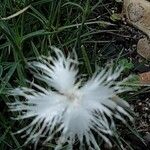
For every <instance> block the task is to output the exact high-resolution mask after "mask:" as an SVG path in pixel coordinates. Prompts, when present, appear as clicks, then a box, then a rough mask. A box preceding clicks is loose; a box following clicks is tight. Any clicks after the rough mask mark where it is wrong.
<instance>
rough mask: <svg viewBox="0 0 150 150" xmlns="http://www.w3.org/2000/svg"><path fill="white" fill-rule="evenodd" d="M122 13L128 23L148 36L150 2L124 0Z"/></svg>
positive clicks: (149, 30)
mask: <svg viewBox="0 0 150 150" xmlns="http://www.w3.org/2000/svg"><path fill="white" fill-rule="evenodd" d="M123 14H125V16H126V18H127V22H128V23H130V24H132V25H133V26H134V27H136V28H138V29H139V30H141V31H142V32H144V33H145V34H146V35H147V36H148V37H149V38H150V2H148V1H147V0H124V4H123Z"/></svg>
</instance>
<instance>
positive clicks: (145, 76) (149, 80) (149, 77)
mask: <svg viewBox="0 0 150 150" xmlns="http://www.w3.org/2000/svg"><path fill="white" fill-rule="evenodd" d="M139 77H140V83H141V84H150V71H149V72H145V73H141V74H139Z"/></svg>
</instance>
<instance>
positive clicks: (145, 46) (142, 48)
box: [137, 38, 150, 60]
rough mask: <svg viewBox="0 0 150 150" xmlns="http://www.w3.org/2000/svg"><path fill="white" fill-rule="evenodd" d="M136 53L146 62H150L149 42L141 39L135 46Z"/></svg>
mask: <svg viewBox="0 0 150 150" xmlns="http://www.w3.org/2000/svg"><path fill="white" fill-rule="evenodd" d="M137 53H138V54H140V55H141V56H142V57H144V58H145V59H147V60H150V40H148V39H147V38H142V39H140V40H139V41H138V44H137Z"/></svg>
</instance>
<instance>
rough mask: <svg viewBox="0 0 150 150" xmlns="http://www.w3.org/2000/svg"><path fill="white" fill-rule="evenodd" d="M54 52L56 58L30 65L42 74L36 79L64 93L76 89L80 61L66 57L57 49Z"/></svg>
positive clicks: (36, 75)
mask: <svg viewBox="0 0 150 150" xmlns="http://www.w3.org/2000/svg"><path fill="white" fill-rule="evenodd" d="M53 50H54V52H55V55H56V57H47V58H41V59H40V61H39V62H36V61H35V62H31V63H29V66H30V68H32V69H34V70H35V71H37V70H38V71H40V72H41V73H39V72H38V73H36V74H35V77H37V78H38V79H40V80H43V81H45V82H46V83H47V84H48V85H49V86H51V87H53V88H55V89H56V90H57V91H59V92H61V93H64V92H66V91H68V90H70V89H72V88H74V85H75V83H76V78H77V74H78V68H76V67H77V64H78V61H77V59H75V60H73V59H72V58H71V57H70V56H68V57H65V56H64V55H63V53H62V52H61V51H60V50H59V49H57V48H53Z"/></svg>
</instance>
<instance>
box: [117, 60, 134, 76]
mask: <svg viewBox="0 0 150 150" xmlns="http://www.w3.org/2000/svg"><path fill="white" fill-rule="evenodd" d="M118 65H121V66H123V67H124V71H125V72H126V73H128V72H129V71H130V70H131V69H133V68H134V64H133V63H132V62H131V60H128V59H126V58H124V59H120V60H119V61H118Z"/></svg>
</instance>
